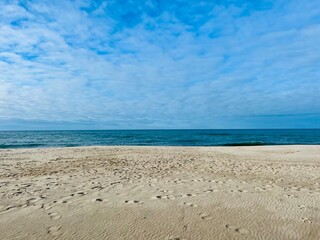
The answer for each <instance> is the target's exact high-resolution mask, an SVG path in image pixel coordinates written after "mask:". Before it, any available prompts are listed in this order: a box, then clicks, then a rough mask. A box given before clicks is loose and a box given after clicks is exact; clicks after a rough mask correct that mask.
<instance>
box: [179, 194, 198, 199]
mask: <svg viewBox="0 0 320 240" xmlns="http://www.w3.org/2000/svg"><path fill="white" fill-rule="evenodd" d="M195 196H197V194H196V193H187V194H182V195H181V197H182V198H184V197H195Z"/></svg>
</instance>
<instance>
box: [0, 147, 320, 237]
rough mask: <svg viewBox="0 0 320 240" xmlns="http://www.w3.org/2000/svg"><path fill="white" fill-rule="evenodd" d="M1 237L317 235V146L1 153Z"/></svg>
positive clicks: (319, 180) (319, 201) (319, 226)
mask: <svg viewBox="0 0 320 240" xmlns="http://www.w3.org/2000/svg"><path fill="white" fill-rule="evenodd" d="M0 239H176V240H178V239H180V240H182V239H190V240H195V239H320V146H264V147H81V148H48V149H15V150H0Z"/></svg>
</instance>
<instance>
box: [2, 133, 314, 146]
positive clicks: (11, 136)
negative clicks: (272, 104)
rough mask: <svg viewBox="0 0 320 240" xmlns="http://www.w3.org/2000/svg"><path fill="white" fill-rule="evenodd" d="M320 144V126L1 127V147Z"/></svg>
mask: <svg viewBox="0 0 320 240" xmlns="http://www.w3.org/2000/svg"><path fill="white" fill-rule="evenodd" d="M297 144H307V145H316V144H320V129H307V130H306V129H290V130H289V129H288V130H270V129H269V130H262V129H260V130H86V131H81V130H79V131H0V148H2V149H7V148H42V147H75V146H112V145H127V146H259V145H297Z"/></svg>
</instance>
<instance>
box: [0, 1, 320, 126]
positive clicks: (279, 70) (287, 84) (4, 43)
mask: <svg viewBox="0 0 320 240" xmlns="http://www.w3.org/2000/svg"><path fill="white" fill-rule="evenodd" d="M319 45H320V2H319V0H308V1H306V0H261V1H260V0H259V1H255V0H251V1H249V0H211V1H209V0H208V1H202V0H199V1H190V0H157V1H156V0H146V1H142V0H141V1H140V0H107V1H102V0H99V1H93V0H91V1H90V0H89V1H84V0H73V1H71V0H50V1H49V0H20V1H19V0H17V1H14V0H1V1H0V130H29V129H38V130H42V129H172V128H173V129H187V128H201V129H205V128H213V129H221V128H222V129H226V128H228V129H233V128H238V129H239V128H320V100H319V99H320V46H319Z"/></svg>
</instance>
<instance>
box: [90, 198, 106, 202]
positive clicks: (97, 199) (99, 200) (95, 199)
mask: <svg viewBox="0 0 320 240" xmlns="http://www.w3.org/2000/svg"><path fill="white" fill-rule="evenodd" d="M91 201H92V202H104V201H105V200H104V199H102V198H94V199H92V200H91Z"/></svg>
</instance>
